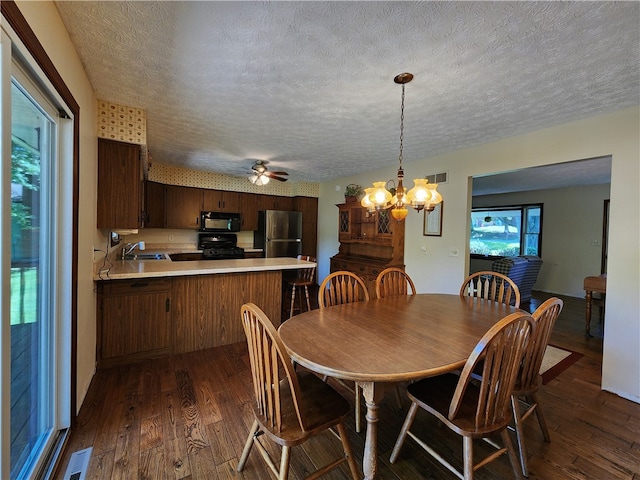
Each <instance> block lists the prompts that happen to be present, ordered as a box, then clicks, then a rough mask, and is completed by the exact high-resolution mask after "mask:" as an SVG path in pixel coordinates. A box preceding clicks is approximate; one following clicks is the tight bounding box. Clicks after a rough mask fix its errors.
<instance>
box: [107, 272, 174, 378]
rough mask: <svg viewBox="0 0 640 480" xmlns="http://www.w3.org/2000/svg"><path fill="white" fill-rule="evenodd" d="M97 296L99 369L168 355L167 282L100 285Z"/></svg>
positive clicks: (168, 295) (169, 283)
mask: <svg viewBox="0 0 640 480" xmlns="http://www.w3.org/2000/svg"><path fill="white" fill-rule="evenodd" d="M98 292H99V297H98V307H99V308H98V318H99V321H98V352H97V353H98V355H97V357H98V358H97V359H98V365H99V366H100V367H108V366H111V365H116V364H121V363H127V362H131V361H136V360H141V359H143V358H154V357H158V356H163V355H167V354H168V353H169V352H170V350H171V345H170V333H171V279H162V278H160V279H138V280H120V281H109V282H102V284H101V285H100V286H99V288H98Z"/></svg>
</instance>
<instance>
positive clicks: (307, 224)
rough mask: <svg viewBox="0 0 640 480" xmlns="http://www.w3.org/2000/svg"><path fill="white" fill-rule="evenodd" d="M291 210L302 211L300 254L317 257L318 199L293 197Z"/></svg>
mask: <svg viewBox="0 0 640 480" xmlns="http://www.w3.org/2000/svg"><path fill="white" fill-rule="evenodd" d="M293 210H295V211H296V212H301V213H302V255H308V256H311V257H316V258H317V243H318V199H317V198H316V197H294V199H293Z"/></svg>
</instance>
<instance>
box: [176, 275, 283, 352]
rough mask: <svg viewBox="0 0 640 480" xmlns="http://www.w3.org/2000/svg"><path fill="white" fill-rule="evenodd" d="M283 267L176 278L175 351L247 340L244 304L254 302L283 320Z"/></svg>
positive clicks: (272, 318) (277, 320) (269, 314)
mask: <svg viewBox="0 0 640 480" xmlns="http://www.w3.org/2000/svg"><path fill="white" fill-rule="evenodd" d="M281 285H282V272H281V271H279V270H278V271H264V272H247V273H227V274H221V275H193V276H184V277H176V278H174V280H173V299H174V312H173V324H174V330H173V339H174V340H173V341H174V346H173V347H174V353H183V352H191V351H194V350H202V349H205V348H211V347H216V346H219V345H227V344H230V343H237V342H244V341H246V339H245V335H244V331H243V329H242V322H241V321H240V317H239V316H240V307H241V306H242V305H243V304H245V303H247V302H253V303H255V304H256V305H258V306H259V307H260V308H261V309H263V310H264V312H265V313H266V314H267V316H268V317H269V318H270V319H271V320H272V321H273V322H274V324H275V325H276V327H277V326H278V325H279V324H280V309H281V296H282V291H281Z"/></svg>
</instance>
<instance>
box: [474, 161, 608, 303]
mask: <svg viewBox="0 0 640 480" xmlns="http://www.w3.org/2000/svg"><path fill="white" fill-rule="evenodd" d="M524 174H525V175H526V171H525V173H524ZM608 198H609V184H605V185H590V186H582V187H571V188H554V189H548V190H535V191H529V192H518V193H507V194H503V195H483V196H478V197H474V198H473V206H474V208H475V207H487V206H505V205H524V204H530V203H542V204H543V222H544V224H543V228H542V260H543V262H544V263H543V264H542V267H541V268H540V273H539V274H538V280H537V281H536V284H535V289H536V290H541V291H543V292H550V293H557V294H560V295H568V296H570V297H584V289H583V280H584V277H586V276H589V275H599V274H600V259H601V253H602V245H601V244H600V242H601V239H602V220H603V213H604V210H603V208H604V200H605V199H608ZM594 241H595V243H598V245H594V244H593V243H594ZM491 263H492V262H491V261H487V260H485V261H482V260H474V259H471V267H470V270H469V271H470V272H473V271H478V270H481V269H482V270H491ZM479 264H481V265H482V268H475V267H474V265H476V266H479Z"/></svg>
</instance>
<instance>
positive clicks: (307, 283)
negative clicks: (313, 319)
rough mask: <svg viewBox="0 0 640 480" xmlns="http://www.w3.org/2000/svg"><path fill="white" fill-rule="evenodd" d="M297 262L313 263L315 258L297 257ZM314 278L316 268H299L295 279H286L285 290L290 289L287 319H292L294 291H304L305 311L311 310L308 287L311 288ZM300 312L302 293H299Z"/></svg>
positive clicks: (294, 299)
mask: <svg viewBox="0 0 640 480" xmlns="http://www.w3.org/2000/svg"><path fill="white" fill-rule="evenodd" d="M298 260H306V261H308V262H315V261H316V257H310V256H308V255H298ZM315 277H316V267H312V268H301V269H299V270H298V272H297V275H296V277H295V278H291V279H286V280H285V282H286V285H287V290H288V289H291V308H290V310H289V318H291V317H293V307H294V305H295V301H296V291H297V290H298V289H300V290H302V289H304V295H305V298H306V300H307V310H311V302H310V301H309V287H311V286H313V284H314V282H315ZM300 311H302V291H300Z"/></svg>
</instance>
